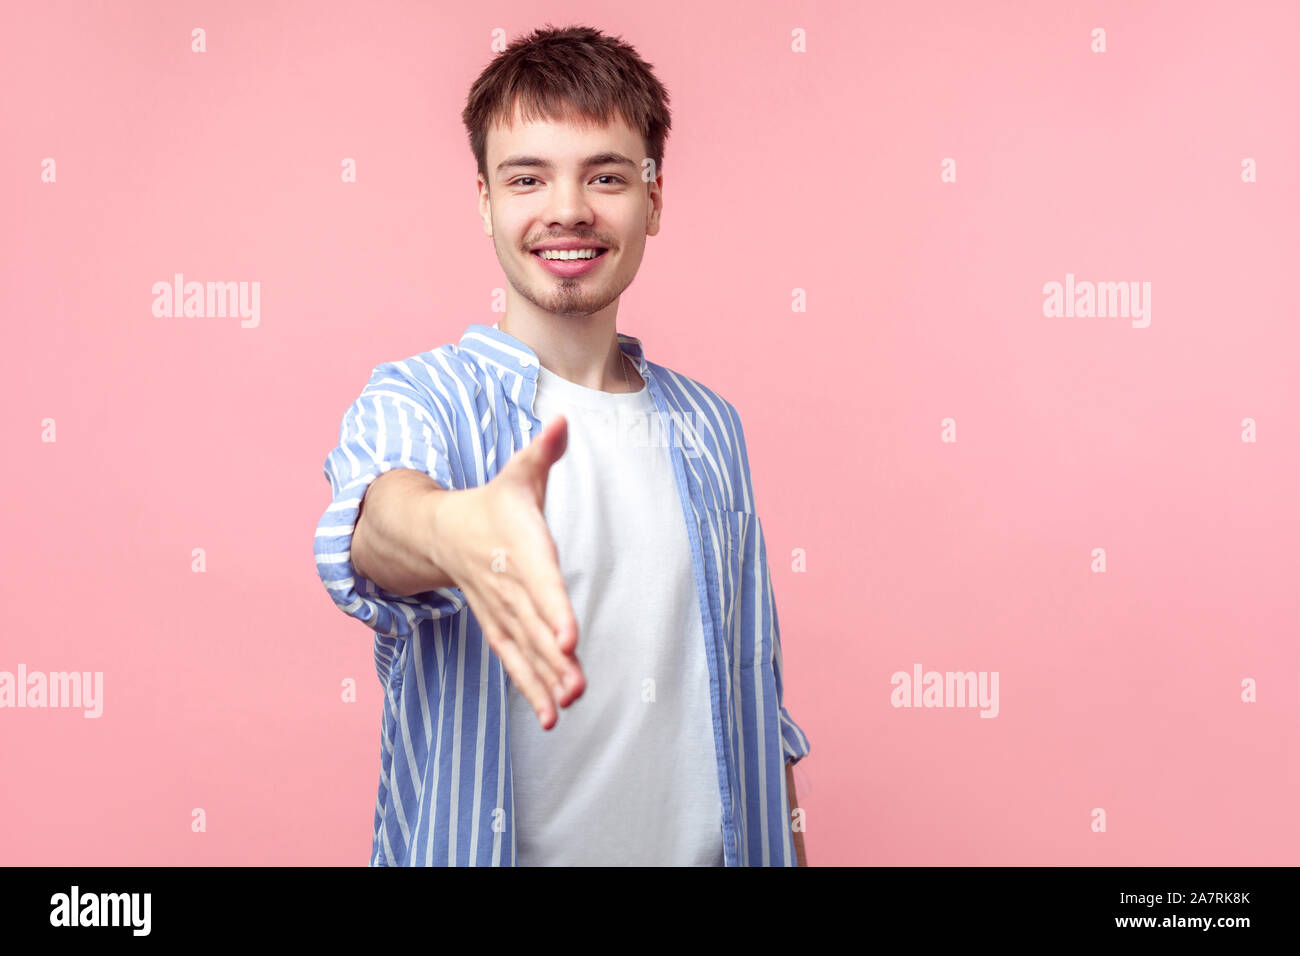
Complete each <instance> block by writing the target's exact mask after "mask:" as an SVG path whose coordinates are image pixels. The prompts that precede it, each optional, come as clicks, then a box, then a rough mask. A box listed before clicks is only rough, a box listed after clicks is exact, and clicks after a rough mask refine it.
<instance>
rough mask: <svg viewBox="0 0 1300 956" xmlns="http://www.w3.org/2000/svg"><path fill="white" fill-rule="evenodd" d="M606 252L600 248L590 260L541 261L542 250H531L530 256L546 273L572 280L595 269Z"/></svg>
mask: <svg viewBox="0 0 1300 956" xmlns="http://www.w3.org/2000/svg"><path fill="white" fill-rule="evenodd" d="M570 248H578V249H592V248H597V247H594V246H574V247H570ZM608 251H609V250H608V249H604V248H602V249H600V251H599V252H598V253H597V254H596V255H595V256H593V257H592V258H590V259H543V258H542V256H541V252H542V250H540V249H535V250H533V253H532V256H533V258H534V259H536V260H537V261H538V262H540V263H541V264H542V268H543V269H545V270H546V271H547V272H549V273H550V274H551V275H554V276H559V277H561V278H564V279H571V278H574V277H575V276H580V275H586V274H587V273H588V272H590V271H592V270H593V269H595V268H597V267H598V266H599V265H600V264H601V263H602V262H604V261H605V253H607V252H608Z"/></svg>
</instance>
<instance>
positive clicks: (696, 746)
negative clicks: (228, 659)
mask: <svg viewBox="0 0 1300 956" xmlns="http://www.w3.org/2000/svg"><path fill="white" fill-rule="evenodd" d="M667 99H668V96H667V92H666V91H665V89H664V88H663V86H662V85H661V84H660V83H659V81H658V80H657V79H656V78H655V77H654V75H653V74H652V73H651V71H650V67H649V65H648V64H646V63H645V62H644V61H642V60H641V59H640V57H638V56H637V54H636V52H635V50H634V49H632V48H631V47H629V46H627V45H625V44H623V43H621V42H619V41H616V40H614V39H611V38H609V37H606V36H604V35H602V34H600V33H599V32H598V31H596V30H593V29H589V28H582V27H573V28H569V29H562V30H559V29H547V30H545V31H540V32H536V33H534V34H532V35H531V36H528V37H525V38H524V39H522V40H519V41H517V42H515V43H513V44H511V45H510V47H509V48H508V49H507V50H505V51H504V52H503V53H501V54H500V55H499V56H498V57H497V58H496V59H495V60H493V62H492V63H491V64H490V65H489V66H488V68H487V69H486V70H485V71H484V72H483V74H482V75H481V76H480V77H479V78H478V80H477V81H476V82H475V84H474V86H473V88H472V89H471V91H470V95H469V103H468V105H467V106H466V109H465V112H464V117H463V118H464V120H465V124H466V126H467V128H468V129H469V134H470V145H471V148H472V150H473V152H474V155H475V158H476V160H477V164H478V173H479V175H478V202H479V212H480V215H481V216H482V220H483V229H484V232H486V233H487V235H489V236H491V237H492V241H493V244H494V245H495V247H496V253H497V258H498V259H499V260H500V262H501V266H502V268H503V269H504V271H505V274H506V279H507V280H508V289H507V297H506V309H505V313H504V315H503V316H502V318H501V319H500V320H499V321H497V322H495V323H493V324H492V325H484V324H480V323H473V324H470V325H469V327H468V328H467V329H466V331H465V333H464V335H463V336H462V337H461V339H460V342H459V344H457V345H445V346H442V347H441V348H437V349H434V350H432V351H430V352H424V353H421V354H419V355H416V356H413V357H411V358H409V359H406V360H405V361H401V362H389V363H385V364H383V365H380V366H379V367H378V368H376V369H375V370H374V372H373V374H372V376H371V378H370V382H369V384H368V385H367V386H366V387H365V389H364V390H363V391H362V393H361V396H360V397H359V398H358V399H357V401H356V402H355V403H354V404H353V405H352V407H351V408H349V409H348V411H347V412H346V414H345V415H344V417H343V425H342V429H341V431H340V436H339V445H338V447H337V448H335V449H334V450H333V451H332V452H330V454H329V456H328V457H327V458H326V460H325V474H326V476H327V477H328V478H329V481H330V486H331V489H332V491H333V501H332V503H331V504H330V506H329V507H328V508H327V509H326V511H325V513H324V515H322V517H321V520H320V524H319V526H318V528H317V530H316V546H315V551H316V564H317V570H318V571H319V573H320V577H321V580H322V582H323V583H324V584H325V587H326V588H327V589H328V591H329V593H330V596H331V597H332V598H333V599H334V600H335V602H337V603H338V605H339V606H340V607H341V608H342V609H343V610H344V611H345V612H346V613H347V614H349V615H351V616H353V617H355V618H357V619H359V620H362V621H364V622H365V623H366V624H367V625H368V626H369V627H370V629H371V630H373V631H374V633H375V665H376V669H377V671H378V673H379V679H380V682H381V683H382V684H383V686H384V690H385V706H384V715H383V738H382V739H383V749H382V751H381V755H380V758H381V765H382V773H381V776H380V784H379V799H378V803H377V805H376V809H375V821H374V841H373V845H372V848H371V855H370V864H371V865H372V866H394V865H479V866H484V865H492V866H499V865H507V866H510V865H585V864H596V865H599V864H611V865H623V864H640V865H703V866H723V865H726V866H737V865H777V866H781V865H785V866H793V865H803V859H802V858H803V844H802V832H801V831H802V826H799V827H798V828H797V829H796V828H795V827H793V826H792V811H793V809H794V808H795V806H796V803H795V800H796V797H795V790H794V781H793V774H792V771H791V768H792V767H793V764H794V763H795V762H796V761H798V760H799V759H801V758H802V757H804V756H805V755H807V753H808V752H809V744H808V738H807V737H806V736H805V735H804V733H803V731H802V730H801V729H800V728H799V726H798V725H797V724H796V723H795V722H794V720H793V719H792V718H791V717H790V714H789V712H788V711H787V710H786V709H785V708H784V706H783V704H782V670H781V646H780V632H779V626H778V622H777V614H776V605H775V602H774V600H773V594H772V585H771V578H770V575H769V572H768V566H767V551H766V545H765V543H764V539H763V530H762V525H761V524H760V522H759V519H758V516H757V515H756V514H755V513H754V500H753V494H752V492H751V483H750V474H749V460H748V453H747V450H746V446H745V437H744V432H743V431H742V429H741V423H740V416H739V415H738V414H737V412H736V409H735V408H734V407H732V406H731V405H730V404H729V403H728V402H726V401H725V400H724V399H723V398H722V397H721V396H720V395H718V394H717V393H716V392H714V391H712V390H710V389H708V388H706V387H705V386H703V385H701V384H700V383H698V382H696V381H694V380H692V379H690V378H688V377H686V376H685V375H682V374H680V373H678V372H674V371H672V370H670V369H668V368H665V367H663V366H661V365H657V364H655V363H653V362H651V361H649V360H648V359H647V358H646V356H645V354H644V352H643V350H642V346H641V342H640V340H639V339H636V338H633V337H631V336H629V335H623V334H620V333H618V332H617V331H616V325H615V320H616V318H617V315H618V304H619V296H620V295H621V294H622V292H623V290H624V289H626V288H627V287H628V285H629V284H630V283H631V282H632V278H633V276H635V275H636V271H637V268H638V267H639V266H640V264H641V257H642V254H643V252H644V249H645V241H646V237H647V236H653V235H655V234H656V233H658V231H659V216H660V214H661V212H662V209H663V192H662V190H663V176H662V167H663V144H664V139H665V137H666V135H667V132H668V129H669V125H670V123H669V112H668V107H667ZM643 170H647V172H646V173H645V175H643V174H642V171H643ZM557 250H564V251H557ZM544 422H545V425H543V423H544ZM580 659H581V663H580ZM560 708H565V713H564V715H563V718H562V719H561V717H560V714H559V709H560ZM798 817H799V818H800V819H801V817H802V814H799V815H798Z"/></svg>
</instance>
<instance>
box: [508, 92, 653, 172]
mask: <svg viewBox="0 0 1300 956" xmlns="http://www.w3.org/2000/svg"><path fill="white" fill-rule="evenodd" d="M604 150H614V151H617V152H620V153H623V154H624V155H627V156H630V157H633V158H634V159H638V160H639V159H640V158H641V156H642V155H643V154H644V151H645V144H644V141H643V140H642V139H641V134H640V133H638V132H637V131H636V130H634V129H632V127H631V126H629V125H628V124H627V121H626V120H624V119H623V117H622V116H620V115H619V114H618V113H615V114H614V116H613V118H612V119H611V120H610V121H609V122H607V123H601V122H600V121H597V120H583V119H580V118H577V117H575V118H572V119H549V118H546V117H534V118H532V119H527V120H526V119H524V118H523V115H522V112H521V109H520V107H519V105H518V103H516V104H515V107H514V113H513V115H512V117H511V125H510V126H505V125H502V124H501V123H499V122H496V123H493V124H492V125H491V126H489V127H488V133H487V148H486V152H487V156H486V159H487V167H488V170H489V171H491V170H492V169H493V168H494V167H495V165H496V164H497V163H499V162H500V161H501V160H502V159H504V158H505V157H506V156H507V155H515V154H520V153H527V154H529V155H533V156H538V157H540V158H545V159H548V160H550V161H551V162H553V163H556V164H557V165H563V164H566V163H568V162H571V161H572V162H577V161H579V160H580V159H581V158H583V157H586V156H589V155H592V154H594V153H597V152H601V151H604Z"/></svg>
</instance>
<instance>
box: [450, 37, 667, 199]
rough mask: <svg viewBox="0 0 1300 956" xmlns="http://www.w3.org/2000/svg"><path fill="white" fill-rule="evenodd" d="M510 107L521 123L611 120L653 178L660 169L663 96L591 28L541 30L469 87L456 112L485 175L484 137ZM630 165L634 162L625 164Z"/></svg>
mask: <svg viewBox="0 0 1300 956" xmlns="http://www.w3.org/2000/svg"><path fill="white" fill-rule="evenodd" d="M516 101H517V102H518V103H519V105H520V113H521V116H522V117H523V119H524V120H525V121H529V122H532V121H536V120H538V119H547V120H552V121H556V122H572V123H577V124H579V125H584V126H585V125H588V124H591V123H595V124H598V125H605V124H607V123H611V122H613V121H614V119H615V117H616V116H621V117H622V119H623V120H624V121H625V122H626V123H627V125H628V126H630V127H631V128H632V129H634V130H637V131H639V132H640V133H641V136H642V138H643V139H644V140H645V144H646V150H647V155H648V156H649V157H650V158H651V159H652V160H654V173H655V175H656V176H657V175H658V174H659V171H660V170H662V169H663V164H664V140H665V139H666V138H667V136H668V129H669V127H670V126H671V125H672V122H671V118H670V115H669V112H668V90H667V89H665V88H664V86H663V84H662V83H660V82H659V80H658V79H656V78H655V75H654V73H652V72H651V64H649V63H647V62H645V61H644V60H642V59H641V57H640V56H639V55H638V54H637V52H636V50H635V49H634V48H633V47H631V46H630V45H628V44H626V43H624V42H622V38H621V37H608V36H605V35H604V34H603V33H601V32H600V31H599V30H596V29H594V28H592V27H581V26H572V27H565V28H563V29H559V28H556V27H553V26H552V25H551V24H549V23H548V24H546V27H545V28H544V29H542V30H534V31H533V32H532V33H531V34H528V35H526V36H524V37H521V38H519V39H516V40H515V41H514V42H513V43H511V44H510V45H509V46H507V47H506V49H505V50H503V51H502V52H501V53H500V54H499V55H497V56H496V57H495V58H494V59H493V60H492V62H491V63H489V64H488V66H487V68H486V69H485V70H484V71H483V72H482V73H481V74H479V77H478V79H477V80H475V81H474V85H473V86H472V87H470V91H469V101H468V102H467V103H466V105H465V110H464V112H463V113H461V119H462V120H463V121H464V123H465V128H466V129H467V130H468V131H469V145H470V149H471V150H473V152H474V160H475V162H477V163H478V171H479V172H480V173H482V174H483V178H484V179H485V180H487V182H488V183H489V184H490V183H491V181H492V180H491V177H490V176H488V172H487V131H488V127H489V126H491V125H492V124H493V123H501V124H502V125H508V124H509V122H510V121H511V120H512V118H513V110H514V105H515V103H516ZM633 158H636V157H633Z"/></svg>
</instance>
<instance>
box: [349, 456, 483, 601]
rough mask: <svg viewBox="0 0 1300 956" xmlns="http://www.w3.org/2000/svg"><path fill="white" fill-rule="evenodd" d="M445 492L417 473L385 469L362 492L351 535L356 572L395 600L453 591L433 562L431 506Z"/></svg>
mask: <svg viewBox="0 0 1300 956" xmlns="http://www.w3.org/2000/svg"><path fill="white" fill-rule="evenodd" d="M458 494H463V492H460V491H449V490H447V489H445V488H443V487H442V486H441V485H439V484H438V483H437V482H436V481H434V480H433V479H432V478H430V477H429V476H428V475H426V474H424V473H423V472H419V471H414V470H412V469H410V468H394V469H393V470H391V471H386V472H384V473H383V474H382V475H380V476H379V477H378V478H376V479H375V480H374V481H372V482H371V483H370V485H369V487H367V489H366V493H365V496H364V497H363V498H362V499H361V507H360V510H359V513H358V517H357V526H356V529H355V530H354V531H353V533H352V566H353V567H354V568H356V570H357V573H358V574H361V575H363V576H364V577H366V578H369V579H370V580H371V581H373V582H374V583H375V584H377V585H379V586H380V587H381V588H384V589H385V590H387V591H391V592H392V593H393V594H396V595H398V596H400V597H405V596H407V595H411V594H418V593H420V592H422V591H431V590H433V589H434V588H447V587H455V586H456V585H455V583H454V582H453V581H452V579H451V576H450V575H449V574H447V572H446V571H444V570H443V569H442V568H440V567H439V566H438V565H437V564H436V563H435V561H434V558H433V542H434V540H435V535H436V528H435V526H434V525H435V521H434V519H435V517H436V514H437V508H438V505H439V504H440V503H442V501H443V500H444V499H445V498H446V497H447V496H448V495H458Z"/></svg>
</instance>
